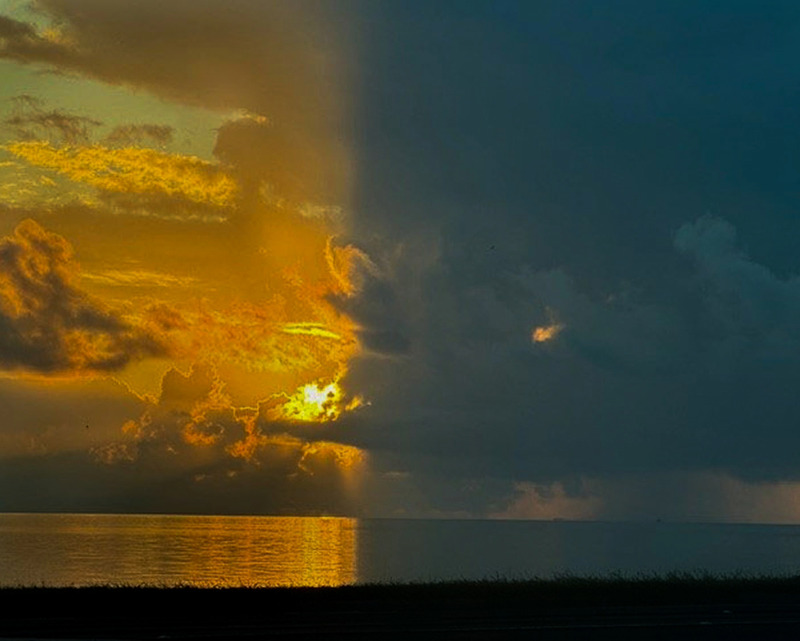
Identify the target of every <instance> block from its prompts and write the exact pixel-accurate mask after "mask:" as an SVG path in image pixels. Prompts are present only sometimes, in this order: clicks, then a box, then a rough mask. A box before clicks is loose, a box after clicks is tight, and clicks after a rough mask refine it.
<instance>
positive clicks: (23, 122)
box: [3, 94, 103, 145]
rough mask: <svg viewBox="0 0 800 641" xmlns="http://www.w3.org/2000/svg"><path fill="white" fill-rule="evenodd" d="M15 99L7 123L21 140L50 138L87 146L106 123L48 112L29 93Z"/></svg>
mask: <svg viewBox="0 0 800 641" xmlns="http://www.w3.org/2000/svg"><path fill="white" fill-rule="evenodd" d="M13 100H14V112H13V113H12V115H11V116H9V117H7V118H6V119H5V120H4V121H3V123H4V124H5V125H6V127H8V128H9V129H10V130H11V133H12V134H13V135H14V136H15V137H16V138H17V139H21V140H40V139H42V138H48V139H51V140H53V141H54V142H56V143H60V144H66V145H76V144H86V143H88V142H89V140H90V138H91V136H92V132H93V131H94V130H95V129H96V128H97V127H100V126H101V125H102V124H103V123H102V122H101V121H99V120H96V119H94V118H88V117H86V116H76V115H73V114H70V113H67V112H65V111H62V110H60V109H51V110H49V111H45V110H44V109H43V108H42V102H41V101H40V100H38V99H36V98H34V97H33V96H30V95H27V94H23V95H21V96H16V97H15V98H14V99H13Z"/></svg>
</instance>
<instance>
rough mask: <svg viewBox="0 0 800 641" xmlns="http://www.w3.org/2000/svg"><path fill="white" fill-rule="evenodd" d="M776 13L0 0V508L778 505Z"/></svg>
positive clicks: (764, 515)
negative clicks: (0, 409)
mask: <svg viewBox="0 0 800 641" xmlns="http://www.w3.org/2000/svg"><path fill="white" fill-rule="evenodd" d="M798 29H800V7H798V6H797V4H796V3H794V2H788V1H786V2H778V1H775V2H755V1H753V0H739V1H736V2H727V3H724V5H723V4H722V3H719V2H712V1H710V0H698V1H697V2H693V3H672V2H666V1H662V0H656V1H655V2H648V3H641V2H634V1H633V0H611V1H609V2H604V3H602V5H595V4H593V3H579V2H563V1H562V0H559V1H556V0H536V1H533V2H521V1H514V2H512V1H507V0H496V1H493V2H489V1H488V0H487V1H458V2H456V1H445V0H441V1H439V2H435V3H427V2H406V1H403V2H401V1H399V0H371V1H369V2H365V1H364V2H362V1H359V0H347V1H343V2H324V1H322V0H304V1H302V2H291V3H289V2H279V1H276V0H262V1H258V2H256V1H255V0H192V1H189V0H171V1H170V2H156V1H154V0H140V1H137V2H127V1H123V0H34V1H32V2H28V1H23V0H0V78H2V82H1V83H0V407H2V408H3V410H4V411H3V418H2V420H0V511H73V512H140V513H141V512H144V513H152V512H173V513H211V514H229V513H236V514H309V515H314V514H341V515H347V516H361V517H427V518H520V519H552V518H564V519H602V520H620V519H625V520H640V519H646V520H652V519H665V520H682V521H736V522H739V521H744V522H788V523H791V522H798V521H800V464H799V463H798V461H797V456H796V452H797V451H798V450H800V436H797V435H796V433H797V431H798V425H799V424H800V395H798V394H797V393H796V390H795V388H796V386H797V385H798V383H800V277H798V274H800V260H799V259H798V257H797V256H798V253H797V251H796V247H797V240H796V239H797V238H799V237H800V217H798V216H797V215H796V211H797V206H798V204H797V198H798V194H800V177H799V176H798V169H799V168H800V167H799V165H800V162H799V161H800V128H798V125H797V122H798V118H797V116H798V114H797V108H796V105H797V104H800V95H798V94H800V83H799V82H798V74H799V73H800V72H799V71H798V67H797V62H796V61H797V60H798V59H800V58H799V56H800V38H798V37H797V34H798Z"/></svg>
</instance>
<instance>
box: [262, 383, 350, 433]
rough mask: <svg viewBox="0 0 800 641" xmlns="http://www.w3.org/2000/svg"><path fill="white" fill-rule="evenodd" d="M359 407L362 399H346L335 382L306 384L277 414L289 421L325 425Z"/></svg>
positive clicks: (281, 406) (290, 397)
mask: <svg viewBox="0 0 800 641" xmlns="http://www.w3.org/2000/svg"><path fill="white" fill-rule="evenodd" d="M361 405H363V401H362V399H361V398H360V397H358V396H356V397H353V398H350V399H348V398H347V397H346V395H345V392H344V390H343V389H342V388H341V386H340V385H339V383H338V382H337V381H333V382H332V383H328V384H327V385H320V384H318V383H308V384H307V385H303V386H302V387H300V388H299V389H298V390H297V391H296V392H295V393H294V394H292V395H291V396H289V398H288V399H287V401H286V402H285V403H283V404H282V405H280V407H279V408H278V409H279V411H278V414H279V416H280V417H281V418H283V419H288V420H290V421H300V422H313V423H325V422H328V421H335V420H337V419H338V418H339V417H340V416H341V414H342V413H343V412H349V411H352V410H354V409H356V408H358V407H360V406H361Z"/></svg>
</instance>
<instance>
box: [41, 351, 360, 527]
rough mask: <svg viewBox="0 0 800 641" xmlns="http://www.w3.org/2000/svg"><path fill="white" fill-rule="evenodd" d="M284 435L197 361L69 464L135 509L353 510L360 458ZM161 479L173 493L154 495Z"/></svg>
mask: <svg viewBox="0 0 800 641" xmlns="http://www.w3.org/2000/svg"><path fill="white" fill-rule="evenodd" d="M290 429H291V425H290V424H288V423H286V422H283V423H269V422H268V421H267V419H266V417H265V415H262V414H261V413H259V411H258V410H257V409H256V408H245V407H236V406H235V405H234V404H232V402H231V399H230V397H229V396H228V395H227V393H226V390H225V384H224V383H223V382H222V380H221V379H220V378H219V376H218V375H217V373H216V371H215V370H214V369H213V368H212V367H209V366H206V365H200V364H197V365H195V366H193V367H192V369H191V370H190V371H189V372H187V373H183V372H180V371H179V370H176V369H170V370H168V371H167V372H166V373H165V374H164V376H163V378H162V381H161V392H160V394H159V397H158V399H155V400H153V401H150V402H149V403H148V405H147V407H146V408H145V411H144V412H143V413H142V414H141V416H140V417H139V418H138V419H135V420H131V421H127V422H126V423H125V424H124V425H123V426H122V430H121V432H119V433H118V434H117V436H116V438H114V437H112V438H110V439H108V440H106V441H105V442H103V443H101V444H98V445H95V446H93V447H92V448H91V449H90V451H89V452H88V454H89V459H84V460H81V461H73V462H72V463H70V464H71V465H75V466H77V467H78V468H80V469H81V470H82V474H84V475H86V474H89V475H93V476H96V475H98V474H100V475H103V476H105V477H106V478H107V481H106V482H107V483H108V484H109V485H108V487H107V490H108V491H109V492H111V493H116V498H117V499H118V500H119V499H120V497H123V496H125V494H126V493H131V492H133V493H135V495H136V496H137V499H136V500H137V501H139V503H138V504H140V505H150V506H163V505H165V504H168V505H170V506H172V507H171V508H170V509H177V510H178V512H183V511H186V509H188V508H186V507H183V508H180V507H179V506H178V505H177V503H174V501H175V500H177V499H178V497H179V496H181V493H183V496H184V497H185V499H186V501H188V503H187V504H186V505H192V506H200V507H199V509H201V510H203V511H209V510H214V511H220V510H221V511H220V513H230V512H237V511H247V512H250V513H264V512H267V513H270V512H271V513H277V514H280V513H296V512H298V511H299V512H301V513H303V512H305V513H308V510H311V511H312V512H313V511H316V510H324V511H326V512H328V513H330V512H331V511H333V512H339V513H354V512H355V511H356V510H360V509H361V508H362V503H361V497H360V495H359V491H358V490H359V486H360V479H361V478H362V477H363V474H364V471H365V466H366V464H367V456H366V452H364V451H363V450H360V449H358V448H356V447H353V446H349V445H346V444H343V443H337V442H334V441H331V440H326V439H321V438H307V437H306V436H302V435H295V434H292V433H290V431H289V430H290ZM28 465H29V466H34V467H35V466H36V459H35V458H29V459H28ZM98 470H101V471H98ZM167 481H168V482H169V483H170V484H174V485H175V486H176V487H177V488H179V489H180V492H173V491H172V490H170V491H169V492H168V495H167V496H161V495H160V492H161V490H160V489H159V488H160V487H161V486H160V483H162V482H167ZM240 492H241V494H240ZM226 495H227V496H228V498H227V499H224V497H225V496H226ZM225 501H230V503H229V504H228V505H227V506H226V505H225ZM151 509H153V508H151ZM194 509H198V508H197V507H195V508H194Z"/></svg>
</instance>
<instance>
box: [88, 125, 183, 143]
mask: <svg viewBox="0 0 800 641" xmlns="http://www.w3.org/2000/svg"><path fill="white" fill-rule="evenodd" d="M173 133H174V130H173V128H172V127H170V126H169V125H153V124H144V125H118V126H116V127H114V129H112V130H111V133H109V134H108V135H107V136H106V137H105V138H104V139H103V142H104V143H105V144H106V145H108V146H109V147H133V146H137V145H141V144H143V143H154V144H156V145H161V146H164V145H168V144H169V143H171V142H172V136H173Z"/></svg>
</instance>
